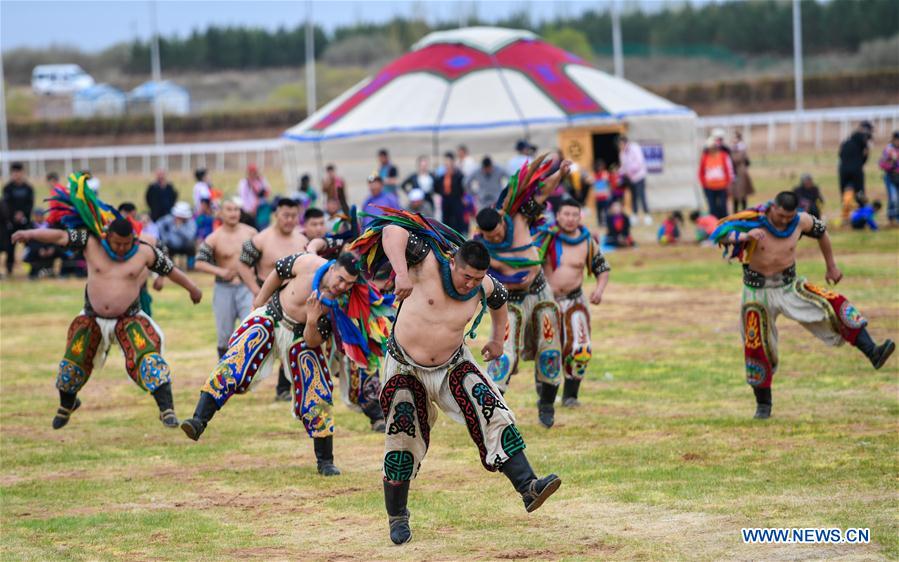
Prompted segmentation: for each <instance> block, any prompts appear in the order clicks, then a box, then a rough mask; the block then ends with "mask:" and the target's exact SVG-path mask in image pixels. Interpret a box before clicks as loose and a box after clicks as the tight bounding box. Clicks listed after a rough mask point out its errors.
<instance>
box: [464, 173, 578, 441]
mask: <svg viewBox="0 0 899 562" xmlns="http://www.w3.org/2000/svg"><path fill="white" fill-rule="evenodd" d="M543 159H544V157H540V158H538V159H537V160H536V161H535V162H534V163H532V164H531V165H530V166H529V167H525V168H522V170H520V171H519V172H518V173H517V174H515V176H513V177H512V178H511V179H510V180H509V185H508V186H507V187H506V189H505V190H504V191H503V193H502V194H501V195H500V199H499V201H498V202H497V208H496V209H482V210H481V211H480V212H479V213H478V215H477V223H478V228H479V229H480V231H481V234H482V236H483V241H484V244H485V245H486V246H487V249H488V250H490V258H491V259H490V267H491V269H490V273H491V275H493V276H494V277H495V278H497V279H498V280H499V281H500V282H502V283H504V284H505V285H506V287H508V289H509V325H508V328H507V332H506V336H505V342H504V344H503V353H502V355H500V356H499V357H494V358H492V360H491V361H490V364H489V366H488V368H487V372H488V373H489V374H490V376H491V378H492V379H493V381H494V382H495V383H496V385H497V387H499V389H500V391H502V392H505V391H506V389H507V388H508V386H509V380H510V378H511V377H512V375H513V374H514V373H516V372H517V371H518V361H519V359H524V360H529V359H534V363H535V367H534V377H535V379H536V383H537V389H538V394H539V396H540V400H539V402H538V403H537V414H538V419H539V420H540V423H541V425H543V426H544V427H546V428H549V427H552V425H553V423H554V422H555V406H554V402H555V399H556V394H557V393H558V390H559V383H560V382H561V377H560V376H559V375H560V373H561V370H562V342H561V340H562V334H561V327H560V324H561V322H560V314H559V306H558V305H557V304H556V301H555V299H553V295H552V291H551V290H550V288H549V286H548V285H547V284H546V278H545V277H544V276H543V271H542V264H543V261H542V259H541V258H540V256H539V253H538V251H537V248H536V247H535V246H534V239H533V236H532V235H531V230H530V229H531V226H532V225H533V224H534V223H536V222H537V221H539V220H540V218H541V216H542V214H543V210H544V208H545V202H546V199H547V197H548V196H549V194H550V193H552V192H553V190H555V188H556V186H558V185H559V182H560V181H561V180H562V178H563V177H564V176H565V175H567V173H568V170H569V168H570V166H571V163H570V162H568V161H564V162H562V163H561V165H560V168H559V169H558V170H557V171H556V172H555V173H553V174H552V175H549V176H548V177H547V175H548V174H549V172H550V171H551V168H550V164H548V163H544V162H543ZM497 209H498V210H497Z"/></svg>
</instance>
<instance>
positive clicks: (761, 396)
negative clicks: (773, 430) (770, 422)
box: [752, 387, 772, 420]
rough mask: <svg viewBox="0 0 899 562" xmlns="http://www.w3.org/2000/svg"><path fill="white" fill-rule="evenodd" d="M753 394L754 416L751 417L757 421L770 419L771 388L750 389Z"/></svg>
mask: <svg viewBox="0 0 899 562" xmlns="http://www.w3.org/2000/svg"><path fill="white" fill-rule="evenodd" d="M752 392H754V393H755V402H756V405H755V415H754V416H752V417H753V418H755V419H757V420H766V419H768V418H770V417H771V404H772V402H771V388H770V387H769V388H757V387H752Z"/></svg>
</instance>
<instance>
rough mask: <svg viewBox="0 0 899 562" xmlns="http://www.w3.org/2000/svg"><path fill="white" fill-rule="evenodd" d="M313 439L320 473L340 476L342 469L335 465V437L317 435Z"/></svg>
mask: <svg viewBox="0 0 899 562" xmlns="http://www.w3.org/2000/svg"><path fill="white" fill-rule="evenodd" d="M312 441H313V442H314V443H313V444H314V446H315V459H316V460H317V461H318V473H319V474H321V475H322V476H340V470H339V469H338V468H337V467H336V466H334V437H333V436H330V437H316V438H315V439H313V440H312Z"/></svg>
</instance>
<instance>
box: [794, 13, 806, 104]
mask: <svg viewBox="0 0 899 562" xmlns="http://www.w3.org/2000/svg"><path fill="white" fill-rule="evenodd" d="M799 2H800V0H793V82H794V84H795V85H794V89H795V90H796V113H802V111H803V110H804V105H805V103H804V102H805V100H804V99H803V91H802V8H801V7H800V3H799Z"/></svg>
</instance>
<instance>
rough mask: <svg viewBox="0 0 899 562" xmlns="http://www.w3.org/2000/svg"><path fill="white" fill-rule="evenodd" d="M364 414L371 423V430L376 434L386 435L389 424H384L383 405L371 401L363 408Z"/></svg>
mask: <svg viewBox="0 0 899 562" xmlns="http://www.w3.org/2000/svg"><path fill="white" fill-rule="evenodd" d="M362 413H363V414H365V415H366V417H368V419H369V420H370V421H371V430H372V431H374V432H375V433H384V430H385V429H387V424H386V423H385V422H384V412H383V411H382V410H381V404H379V403H378V402H375V401H374V400H372V401H370V402H369V403H368V404H366V405H365V406H363V407H362Z"/></svg>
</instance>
